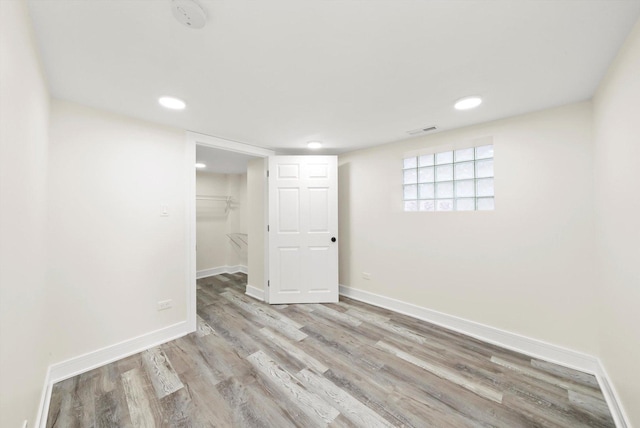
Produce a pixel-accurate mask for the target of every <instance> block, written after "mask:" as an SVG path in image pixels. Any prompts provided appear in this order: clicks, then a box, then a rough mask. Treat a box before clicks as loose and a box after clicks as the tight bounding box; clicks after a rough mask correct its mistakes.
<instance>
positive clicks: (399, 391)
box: [47, 274, 614, 428]
mask: <svg viewBox="0 0 640 428" xmlns="http://www.w3.org/2000/svg"><path fill="white" fill-rule="evenodd" d="M245 286H246V275H243V274H234V275H229V274H224V275H218V276H215V277H210V278H205V279H202V280H199V281H198V294H197V296H198V330H197V331H196V332H195V333H192V334H190V335H188V336H185V337H183V338H181V339H178V340H174V341H172V342H169V343H166V344H164V345H162V346H159V347H157V348H154V349H150V350H148V351H145V352H142V353H140V354H137V355H134V356H131V357H128V358H125V359H123V360H120V361H117V362H115V363H112V364H109V365H106V366H104V367H101V368H99V369H96V370H92V371H90V372H87V373H84V374H82V375H79V376H76V377H74V378H71V379H68V380H65V381H63V382H59V383H57V384H56V385H55V386H54V388H53V394H52V398H51V405H50V409H49V417H48V421H47V426H48V427H64V428H67V427H210V426H216V427H277V428H281V427H289V426H298V427H320V426H332V427H342V426H344V427H391V426H407V427H456V428H457V427H477V426H483V427H485V426H486V427H489V426H496V427H613V426H614V422H613V419H612V417H611V414H610V412H609V410H608V408H607V405H606V403H605V401H604V398H603V396H602V393H601V391H600V389H599V387H598V384H597V382H596V379H595V378H594V377H593V376H591V375H587V374H584V373H581V372H578V371H575V370H570V369H567V368H564V367H561V366H558V365H555V364H551V363H548V362H545V361H540V360H535V359H531V358H530V357H527V356H524V355H521V354H518V353H515V352H511V351H508V350H505V349H502V348H499V347H496V346H493V345H489V344H486V343H483V342H480V341H478V340H475V339H472V338H469V337H466V336H464V335H461V334H457V333H454V332H451V331H448V330H445V329H443V328H439V327H437V326H434V325H431V324H429V323H426V322H422V321H418V320H415V319H413V318H410V317H407V316H404V315H399V314H396V313H394V312H390V311H387V310H384V309H380V308H376V307H373V306H369V305H366V304H363V303H360V302H357V301H354V300H350V299H346V298H344V299H342V300H341V302H340V303H338V304H325V305H280V306H269V305H266V304H263V303H260V302H258V301H255V300H253V299H251V298H249V297H247V296H245V295H244V289H245Z"/></svg>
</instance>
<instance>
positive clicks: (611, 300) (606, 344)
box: [594, 21, 640, 426]
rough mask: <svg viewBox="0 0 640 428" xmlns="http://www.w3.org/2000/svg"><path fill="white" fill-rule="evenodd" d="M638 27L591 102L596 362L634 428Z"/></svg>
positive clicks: (637, 394) (639, 275)
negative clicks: (596, 269)
mask: <svg viewBox="0 0 640 428" xmlns="http://www.w3.org/2000/svg"><path fill="white" fill-rule="evenodd" d="M638 102H640V21H639V22H638V23H637V24H636V26H635V28H634V30H633V32H632V33H631V34H630V35H629V37H628V39H627V41H626V43H625V45H624V46H623V47H622V49H621V50H620V52H619V54H618V57H617V58H616V60H615V61H614V63H613V64H612V66H611V67H610V69H609V71H608V73H607V75H606V77H605V79H604V80H603V82H602V83H601V85H600V88H599V89H598V92H597V94H596V96H595V98H594V135H595V151H594V160H595V161H594V163H595V203H596V237H597V257H598V261H599V266H600V276H599V282H600V284H599V285H600V292H599V294H598V299H597V300H598V302H599V306H598V315H599V316H598V326H599V333H600V334H599V336H600V337H599V342H600V358H601V360H602V362H603V364H604V366H605V369H606V370H607V372H608V373H609V375H610V377H611V379H612V380H613V383H614V385H615V388H616V390H617V391H618V393H619V396H620V398H621V401H622V404H623V406H624V408H625V410H626V412H627V414H628V417H629V419H630V421H631V424H632V425H633V426H640V369H639V368H638V361H639V360H640V327H639V326H640V311H639V309H640V192H639V190H640V172H639V171H640V170H639V168H638V161H639V160H640V120H639V119H640V113H639V111H640V108H639V107H638Z"/></svg>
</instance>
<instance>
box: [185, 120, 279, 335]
mask: <svg viewBox="0 0 640 428" xmlns="http://www.w3.org/2000/svg"><path fill="white" fill-rule="evenodd" d="M274 154H275V153H274V152H273V151H271V150H267V149H262V148H259V147H254V146H250V145H248V144H243V143H237V142H234V141H230V140H225V139H222V138H217V137H211V136H207V135H203V134H197V133H194V132H187V168H188V171H189V191H188V192H187V194H188V198H189V201H188V205H187V206H188V207H189V211H190V212H189V213H188V219H189V228H188V233H189V236H188V242H189V254H188V259H189V260H188V266H189V269H188V271H189V273H188V279H187V281H188V287H187V289H188V290H187V302H188V306H187V319H188V322H189V327H190V328H191V330H195V329H196V279H197V278H204V277H207V276H213V275H219V274H221V273H236V272H244V273H247V274H248V279H249V280H248V283H247V290H246V293H247V294H248V295H251V296H252V297H255V298H257V299H261V300H264V298H265V291H264V290H265V288H266V279H265V278H266V275H267V274H266V272H267V266H266V263H265V260H266V257H265V256H266V253H267V249H266V247H265V246H266V242H267V239H266V233H267V232H266V221H267V220H266V215H267V212H266V201H267V199H266V198H267V193H266V192H267V189H266V163H267V162H266V158H267V157H268V156H271V155H274ZM196 163H199V164H204V166H202V167H200V168H194V166H195V164H196ZM194 171H195V172H194Z"/></svg>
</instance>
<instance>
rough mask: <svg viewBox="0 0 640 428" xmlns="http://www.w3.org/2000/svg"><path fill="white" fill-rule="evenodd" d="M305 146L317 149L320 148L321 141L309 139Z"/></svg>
mask: <svg viewBox="0 0 640 428" xmlns="http://www.w3.org/2000/svg"><path fill="white" fill-rule="evenodd" d="M307 147H308V148H310V149H311V150H318V149H321V148H322V143H321V142H320V141H309V142H308V143H307Z"/></svg>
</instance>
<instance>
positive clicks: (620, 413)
mask: <svg viewBox="0 0 640 428" xmlns="http://www.w3.org/2000/svg"><path fill="white" fill-rule="evenodd" d="M598 363H599V364H598V371H597V372H596V373H595V375H596V378H597V379H598V384H599V385H600V389H601V390H602V394H603V395H604V398H605V399H606V400H607V404H608V405H609V410H610V411H611V415H612V416H613V420H614V422H615V423H616V427H618V428H628V427H631V422H629V418H628V416H627V414H626V412H625V411H624V407H622V402H621V401H620V398H619V397H620V396H619V395H618V392H617V391H616V389H615V387H614V386H613V383H612V382H611V378H610V377H609V374H608V373H607V371H606V370H605V368H604V364H602V361H601V360H598Z"/></svg>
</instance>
